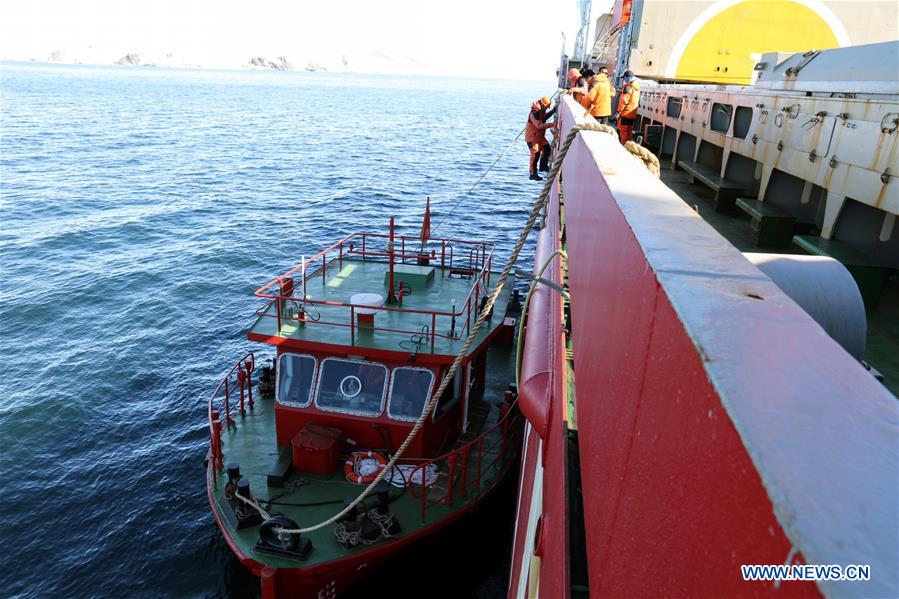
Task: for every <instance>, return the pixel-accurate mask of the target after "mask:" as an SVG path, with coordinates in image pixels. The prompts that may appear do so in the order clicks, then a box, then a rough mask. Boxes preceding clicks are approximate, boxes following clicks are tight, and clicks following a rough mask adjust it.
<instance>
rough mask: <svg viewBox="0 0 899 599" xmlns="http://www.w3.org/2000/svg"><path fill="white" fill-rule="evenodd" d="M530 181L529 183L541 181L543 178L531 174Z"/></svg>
mask: <svg viewBox="0 0 899 599" xmlns="http://www.w3.org/2000/svg"><path fill="white" fill-rule="evenodd" d="M530 179H531V181H543V177H541V176H540V175H538V174H537V173H531V177H530Z"/></svg>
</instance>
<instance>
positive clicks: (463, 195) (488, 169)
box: [432, 90, 559, 231]
mask: <svg viewBox="0 0 899 599" xmlns="http://www.w3.org/2000/svg"><path fill="white" fill-rule="evenodd" d="M558 95H559V90H556V93H554V94H553V95H552V96H550V98H549V99H550V101H552V100H553V99H554V98H555V97H556V96H558ZM528 118H530V117H528ZM525 129H527V125H525V126H524V127H523V128H522V129H521V131H519V132H518V135H516V136H515V139H513V140H512V141H510V142H509V145H507V146H506V147H505V148H503V151H502V152H500V153H499V156H497V157H496V159H495V160H494V161H493V162H492V163H491V164H490V166H488V167H487V170H486V171H484V172H483V174H481V176H480V177H478V180H477V181H475V182H474V185H472V186H471V187H469V188H468V191H466V192H465V193H463V194H462V195H461V196H459V199H458V200H456V202H455V203H454V204H453V206H452V208H450V210H449V212H447V213H446V214H445V215H444V216H443V218H441V219H440V222H438V223H437V225H436V226H435V227H434V228H433V229H432V231H436V230H437V229H439V228H440V226H441V225H442V224H443V223H445V222H446V220H447V219H448V218H449V217H450V216H451V215H452V213H453V212H454V211H455V210H456V208H458V207H459V204H461V203H462V200H464V199H465V198H466V197H468V196H469V195H471V192H472V191H474V188H475V187H477V186H478V185H480V184H481V181H483V180H484V177H486V176H487V174H488V173H489V172H490V171H491V170H493V167H494V166H496V163H497V162H499V161H500V159H501V158H502V157H503V156H505V155H506V152H508V151H509V148H511V147H512V145H513V144H514V143H515V142H516V141H518V138H519V137H521V134H522V133H524V131H525Z"/></svg>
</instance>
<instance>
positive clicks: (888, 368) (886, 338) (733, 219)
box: [662, 168, 899, 397]
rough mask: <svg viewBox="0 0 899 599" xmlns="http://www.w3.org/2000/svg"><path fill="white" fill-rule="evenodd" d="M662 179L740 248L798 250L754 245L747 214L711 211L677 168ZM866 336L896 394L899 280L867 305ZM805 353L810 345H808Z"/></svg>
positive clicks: (868, 353) (701, 190) (873, 360)
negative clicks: (872, 304) (873, 305)
mask: <svg viewBox="0 0 899 599" xmlns="http://www.w3.org/2000/svg"><path fill="white" fill-rule="evenodd" d="M662 181H663V182H664V183H665V184H666V185H667V186H668V187H670V188H671V189H672V190H674V191H675V193H677V195H678V196H680V198H681V199H682V200H683V201H684V202H686V203H687V204H688V205H689V206H691V207H693V208H694V209H696V210H697V211H698V213H699V215H700V216H701V217H702V218H703V219H704V220H705V221H706V222H708V223H709V224H710V225H712V227H714V228H715V230H717V231H718V232H719V233H720V234H721V235H723V236H724V237H725V238H726V239H727V240H728V241H729V242H731V243H732V244H733V245H734V246H735V247H736V248H737V249H738V250H740V251H741V252H771V253H781V254H801V253H803V252H802V251H801V250H799V249H797V248H795V247H793V246H790V247H789V248H783V249H771V248H759V247H757V246H756V245H755V241H754V240H753V237H752V231H751V229H750V226H749V221H750V219H749V217H748V216H746V215H745V214H743V213H742V212H741V213H739V214H724V213H720V212H715V208H714V205H713V203H712V200H711V195H712V194H711V192H709V191H707V188H705V187H704V186H702V185H701V184H690V182H689V181H688V175H687V173H685V172H684V171H681V170H671V169H670V168H663V169H662ZM866 314H867V317H868V337H867V347H866V350H865V361H866V362H868V363H869V364H870V365H871V366H872V367H873V368H875V369H876V370H877V371H879V372H880V373H881V374H882V375H883V376H884V384H885V385H886V387H887V388H888V389H889V390H890V391H891V392H892V393H893V395H896V396H897V397H899V281H897V280H896V279H895V278H892V279H890V280H888V281H887V283H886V286H885V288H884V290H883V292H882V294H881V296H880V303H879V305H878V307H877V308H876V309H870V308H869V309H867V310H866ZM808 350H809V353H812V352H813V351H814V348H811V347H810V348H808Z"/></svg>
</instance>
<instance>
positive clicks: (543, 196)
mask: <svg viewBox="0 0 899 599" xmlns="http://www.w3.org/2000/svg"><path fill="white" fill-rule="evenodd" d="M581 131H598V132H601V133H609V134H612V135H616V136H617V132H616V131H615V129H613V128H612V127H609V126H608V125H601V124H599V123H595V122H594V123H583V124H580V125H575V126H574V127H572V128H571V129H570V130H569V131H568V135H567V136H566V137H565V141H564V142H562V144H561V147H560V149H559V151H558V152H557V153H556V156H555V159H554V160H553V165H552V168H551V169H550V172H549V174H548V175H547V177H546V180H545V181H544V183H543V189H542V190H541V192H540V196H539V197H538V198H537V200H536V201H535V202H534V205H533V206H532V207H531V212H530V214H529V215H528V220H527V223H526V224H525V225H524V227H523V228H522V229H521V232H520V233H519V235H518V241H517V242H516V243H515V247H514V249H513V250H512V253H511V254H510V255H509V259H508V260H507V261H506V265H505V266H504V267H503V270H502V273H501V274H500V276H499V278H498V279H497V281H496V285H495V286H494V288H493V291H492V292H491V293H490V295H489V296H488V297H487V302H486V303H485V304H484V306H483V308H482V309H481V311H480V313H479V314H478V318H477V320H476V321H475V324H474V326H473V327H472V329H471V332H470V333H469V334H468V337H467V338H466V339H465V343H464V344H463V345H462V348H461V349H460V350H459V353H458V354H456V357H455V359H454V360H453V362H452V364H451V365H450V367H449V369H448V370H447V372H446V374H444V375H443V379H442V380H441V381H440V385H439V386H438V387H437V389H436V390H435V391H434V393H433V394H432V395H431V398H430V399H429V400H428V403H427V404H426V405H425V408H424V410H423V411H422V414H421V416H420V417H419V418H418V420H417V421H416V422H415V425H414V426H413V427H412V430H410V431H409V433H408V434H407V435H406V438H405V439H404V440H403V442H402V444H401V445H400V446H399V448H398V449H397V450H396V452H395V453H394V454H393V455H392V456H391V458H390V461H389V462H387V465H386V466H385V467H384V468H383V469H382V470H381V472H380V473H378V475H377V476H376V477H375V479H374V480H373V481H371V482H370V483H369V484H368V485H367V486H366V487H365V488H364V489H363V490H362V492H361V493H360V494H359V495H358V496H357V497H356V499H354V500H353V501H352V502H351V503H349V504H348V505H346V507H344V508H343V510H341V511H340V512H338V513H336V514H334V515H333V516H331V517H330V518H328V519H327V520H323V521H322V522H319V523H318V524H314V525H312V526H306V527H303V528H297V529H279V531H278V532H279V534H303V533H310V532H313V531H316V530H319V529H321V528H324V527H325V526H329V525H331V524H333V523H335V522H337V521H338V520H341V519H342V518H343V517H344V516H345V515H347V514H348V513H349V512H351V511H352V510H353V509H355V508H356V506H358V505H359V503H361V502H362V501H363V500H364V499H365V498H366V497H368V496H369V495H370V494H371V492H372V491H373V490H374V489H375V487H376V486H377V484H378V483H379V482H381V480H382V479H383V478H384V477H385V476H386V474H387V473H388V472H391V471H392V469H393V467H394V466H395V465H396V464H397V462H398V461H399V460H400V458H402V456H403V454H404V453H405V451H406V449H407V448H408V447H409V444H410V443H412V440H413V439H414V438H415V436H416V435H417V434H418V432H419V431H420V430H421V428H422V426H424V423H425V422H426V421H427V419H428V418H430V416H431V413H432V412H433V411H434V408H435V406H436V405H437V401H438V400H439V399H440V397H441V396H442V395H443V392H444V391H446V388H447V387H448V386H449V385H450V382H451V381H452V380H453V377H454V376H455V375H456V371H457V370H458V369H459V366H460V365H461V363H462V358H463V357H464V356H465V355H466V354H467V353H468V350H469V349H471V346H472V344H473V343H474V340H475V339H476V338H477V336H478V333H479V332H480V330H481V327H482V326H483V325H484V322H485V321H486V320H487V315H488V314H490V313H491V311H492V310H493V305H494V304H495V303H496V300H497V298H498V297H499V294H500V293H501V292H502V290H503V287H504V286H505V284H506V281H507V280H508V278H509V275H510V274H511V272H512V269H513V268H514V267H515V264H516V263H517V262H518V256H519V254H521V249H522V248H523V247H524V244H525V243H526V242H527V239H528V235H529V234H530V232H531V230H532V229H533V227H534V225H535V224H536V222H537V219H538V218H539V217H540V214H541V212H542V211H543V209H544V207H545V206H546V204H547V202H548V200H549V194H550V191H551V190H552V185H553V181H555V179H556V177H557V176H558V174H559V171H560V170H561V168H562V161H563V160H564V159H565V155H566V154H567V153H568V150H569V149H570V148H571V144H572V143H573V142H574V139H575V138H576V137H577V134H578V133H579V132H581ZM241 499H242V500H244V502H245V503H248V504H250V505H253V506H254V507H256V508H257V509H258V510H259V513H260V514H261V515H262V516H263V517H264V518H267V517H268V514H267V513H266V512H265V511H264V510H263V509H262V508H261V507H260V506H258V504H254V503H252V502H249V501H247V500H245V499H243V498H241Z"/></svg>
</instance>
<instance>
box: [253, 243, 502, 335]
mask: <svg viewBox="0 0 899 599" xmlns="http://www.w3.org/2000/svg"><path fill="white" fill-rule="evenodd" d="M389 238H390V236H389V235H387V234H384V233H353V234H351V235H347V236H346V237H344V238H343V239H341V240H339V241H337V242H336V243H333V244H331V245H330V246H328V247H327V248H325V249H324V250H322V251H320V252H318V253H317V254H315V255H313V256H311V257H309V258H308V259H306V260H304V261H303V262H301V263H300V264H299V265H297V266H295V267H293V268H292V269H290V270H289V271H287V272H286V273H284V274H283V275H280V276H279V277H277V278H275V279H273V280H271V281H270V282H269V283H267V284H266V285H263V286H262V287H260V288H259V289H257V290H256V292H255V295H256V296H257V297H260V298H263V299H268V300H270V301H269V302H268V303H266V305H265V306H263V307H262V308H261V309H260V310H257V311H256V314H257V316H260V317H263V316H265V317H274V318H277V319H278V332H279V335H280V330H281V327H282V320H288V321H291V320H296V321H297V322H299V323H302V324H303V325H310V324H312V325H315V324H317V325H324V326H343V327H349V328H350V337H351V343H352V344H355V328H356V324H355V323H354V322H353V318H354V313H355V310H356V309H358V308H366V309H368V310H377V311H385V312H391V311H393V312H405V313H409V314H423V315H427V316H430V317H431V325H432V326H430V328H429V331H430V332H429V334H428V336H429V337H430V345H431V351H432V352H433V350H434V345H435V342H436V339H437V337H441V338H445V339H455V338H456V337H451V336H447V335H440V334H438V333H436V327H435V326H433V325H435V324H436V319H437V317H438V316H440V317H445V318H451V319H455V318H459V317H464V319H465V322H464V324H463V326H462V327H461V328H460V329H459V335H464V333H465V332H466V331H468V330H470V328H471V324H472V316H476V315H477V310H478V306H477V305H476V304H477V302H478V300H479V299H480V295H481V289H482V286H483V288H484V289H486V288H487V286H488V285H489V283H490V274H491V273H490V268H491V267H492V265H493V252H494V249H495V244H494V243H492V242H485V241H467V240H459V239H450V238H432V239H429V240H428V241H427V242H426V243H421V240H420V238H419V237H416V236H412V235H395V236H394V239H395V240H400V244H401V249H400V251H399V252H396V251H393V252H388V251H387V248H386V247H385V248H380V247H372V246H373V245H374V244H373V243H372V241H371V239H384V240H387V239H389ZM407 239H409V240H414V241H416V242H417V243H419V244H420V248H419V250H418V251H413V252H407V251H406V248H405V241H406V240H407ZM357 241H358V242H360V243H359V245H358V246H357V245H356V242H357ZM438 243H439V244H440V246H439V247H440V251H441V266H440V268H441V270H442V271H443V272H444V273H449V274H450V275H452V274H453V273H454V272H459V271H460V270H461V271H463V272H466V273H468V276H469V278H470V279H472V285H471V288H470V289H469V291H468V294H467V295H466V297H465V300H464V303H463V304H462V305H461V306H458V307H457V309H456V310H420V309H414V308H404V307H402V306H370V305H360V304H353V303H351V302H341V301H334V300H313V299H309V298H307V297H305V296H303V297H297V296H295V295H294V291H293V289H297V288H300V289H305V287H306V283H307V282H308V280H309V279H311V278H313V277H317V276H321V277H322V279H323V280H324V279H325V278H326V277H327V269H328V268H329V265H332V264H333V263H334V262H335V261H337V262H338V267H342V265H343V259H344V255H345V254H346V255H358V256H361V257H362V259H363V260H366V259H377V258H385V257H389V256H391V255H392V256H393V257H394V258H395V259H397V258H398V259H399V260H400V261H401V262H403V261H405V260H406V259H421V258H423V257H425V258H427V259H434V260H436V251H437V247H436V244H438ZM428 244H432V245H433V246H434V247H432V248H430V252H429V251H427V250H426V249H425V247H426V245H428ZM447 244H449V245H447ZM454 244H455V245H464V246H467V247H468V250H469V251H468V256H467V260H465V262H466V264H465V265H464V266H462V265H456V264H455V263H454V254H455V253H454V252H453V247H454ZM345 246H348V247H347V249H346V250H345V249H344V248H345ZM360 247H361V249H360ZM447 249H449V264H447V263H446V254H447ZM335 251H336V252H337V256H333V255H332V256H331V257H330V259H329V254H332V253H333V252H335ZM463 255H464V254H463ZM297 272H302V273H303V275H302V276H301V281H300V282H299V283H297V284H295V285H294V287H293V289H292V290H289V291H288V292H287V294H286V295H285V294H284V293H282V289H281V286H282V285H283V282H284V279H285V278H288V277H290V276H291V275H295V274H296V273H297ZM276 285H277V286H278V289H277V290H275V289H273V287H275V286H276ZM285 301H302V302H303V303H308V304H313V305H319V306H331V307H342V308H347V309H348V310H349V314H350V322H349V324H343V323H337V322H330V321H324V322H322V321H314V320H310V319H301V318H292V317H288V316H283V315H282V312H283V306H284V302H285ZM272 303H275V304H276V313H275V314H274V315H271V314H267V313H266V312H267V311H268V309H269V307H270V306H271V305H272ZM463 315H464V316H463ZM371 330H378V331H385V332H393V333H401V334H416V335H417V334H420V333H421V331H419V330H409V331H406V330H397V329H394V330H388V329H384V328H383V327H378V326H376V325H374V326H372V327H371Z"/></svg>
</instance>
